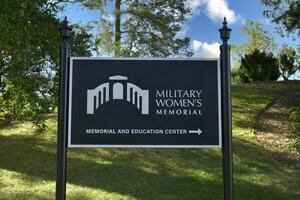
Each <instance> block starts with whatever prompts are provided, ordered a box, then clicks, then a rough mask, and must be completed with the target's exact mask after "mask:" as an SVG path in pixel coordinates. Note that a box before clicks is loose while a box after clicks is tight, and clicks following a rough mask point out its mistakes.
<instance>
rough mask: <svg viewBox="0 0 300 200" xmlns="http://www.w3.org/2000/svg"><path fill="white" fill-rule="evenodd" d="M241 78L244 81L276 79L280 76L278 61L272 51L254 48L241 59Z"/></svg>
mask: <svg viewBox="0 0 300 200" xmlns="http://www.w3.org/2000/svg"><path fill="white" fill-rule="evenodd" d="M239 74H240V80H241V82H243V83H249V82H257V81H275V80H277V79H278V78H279V76H280V71H279V68H278V61H277V59H276V58H275V57H273V54H272V53H266V52H260V51H259V50H257V49H256V50H254V51H253V52H252V53H251V54H246V55H245V56H243V57H242V59H241V67H240V69H239Z"/></svg>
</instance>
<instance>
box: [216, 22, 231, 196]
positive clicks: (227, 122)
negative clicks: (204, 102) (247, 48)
mask: <svg viewBox="0 0 300 200" xmlns="http://www.w3.org/2000/svg"><path fill="white" fill-rule="evenodd" d="M219 31H220V36H221V39H222V40H223V44H222V45H221V47H220V50H221V71H222V72H221V77H222V115H223V116H222V119H223V120H222V122H223V123H222V129H223V135H222V136H223V137H222V138H223V140H222V146H223V148H222V153H223V185H224V200H232V199H233V177H232V127H231V126H232V125H231V123H232V122H231V79H230V76H231V75H230V70H231V69H230V46H229V45H228V39H229V38H230V32H231V29H230V28H228V27H227V22H226V18H224V22H223V27H222V28H221V29H219Z"/></svg>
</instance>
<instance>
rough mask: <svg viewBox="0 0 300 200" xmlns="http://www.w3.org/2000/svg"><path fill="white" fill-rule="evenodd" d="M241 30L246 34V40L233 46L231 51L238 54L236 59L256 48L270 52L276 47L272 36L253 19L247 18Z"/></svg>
mask: <svg viewBox="0 0 300 200" xmlns="http://www.w3.org/2000/svg"><path fill="white" fill-rule="evenodd" d="M241 32H242V33H245V34H246V35H247V37H248V40H247V42H246V43H244V44H241V45H240V46H235V47H234V48H233V53H234V54H236V55H237V56H238V59H239V58H240V57H241V56H244V55H246V54H251V53H252V52H254V51H255V50H256V49H259V50H260V51H263V52H267V53H271V52H272V51H273V50H274V49H275V47H276V44H275V42H274V38H272V37H271V36H270V34H269V33H268V31H266V30H264V28H263V26H262V25H261V24H260V23H258V22H256V21H254V20H247V21H246V23H245V24H244V25H243V27H242V30H241Z"/></svg>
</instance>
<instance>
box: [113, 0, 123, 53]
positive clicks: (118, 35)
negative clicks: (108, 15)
mask: <svg viewBox="0 0 300 200" xmlns="http://www.w3.org/2000/svg"><path fill="white" fill-rule="evenodd" d="M114 45H115V47H114V51H115V52H114V54H115V56H117V57H118V56H120V55H121V0H116V3H115V43H114Z"/></svg>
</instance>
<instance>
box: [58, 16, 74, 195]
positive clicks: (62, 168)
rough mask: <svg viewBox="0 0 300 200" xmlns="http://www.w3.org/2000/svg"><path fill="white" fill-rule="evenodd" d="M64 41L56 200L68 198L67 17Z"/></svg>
mask: <svg viewBox="0 0 300 200" xmlns="http://www.w3.org/2000/svg"><path fill="white" fill-rule="evenodd" d="M60 33H61V37H62V42H61V46H60V74H59V105H58V134H57V164H56V170H57V174H56V176H57V177H56V200H65V199H66V172H67V149H66V147H67V145H66V144H67V143H66V141H67V114H68V112H67V111H68V102H67V99H68V71H69V67H68V59H69V57H70V37H71V28H70V27H69V26H68V21H67V18H66V17H65V19H64V21H63V26H62V28H61V29H60Z"/></svg>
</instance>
